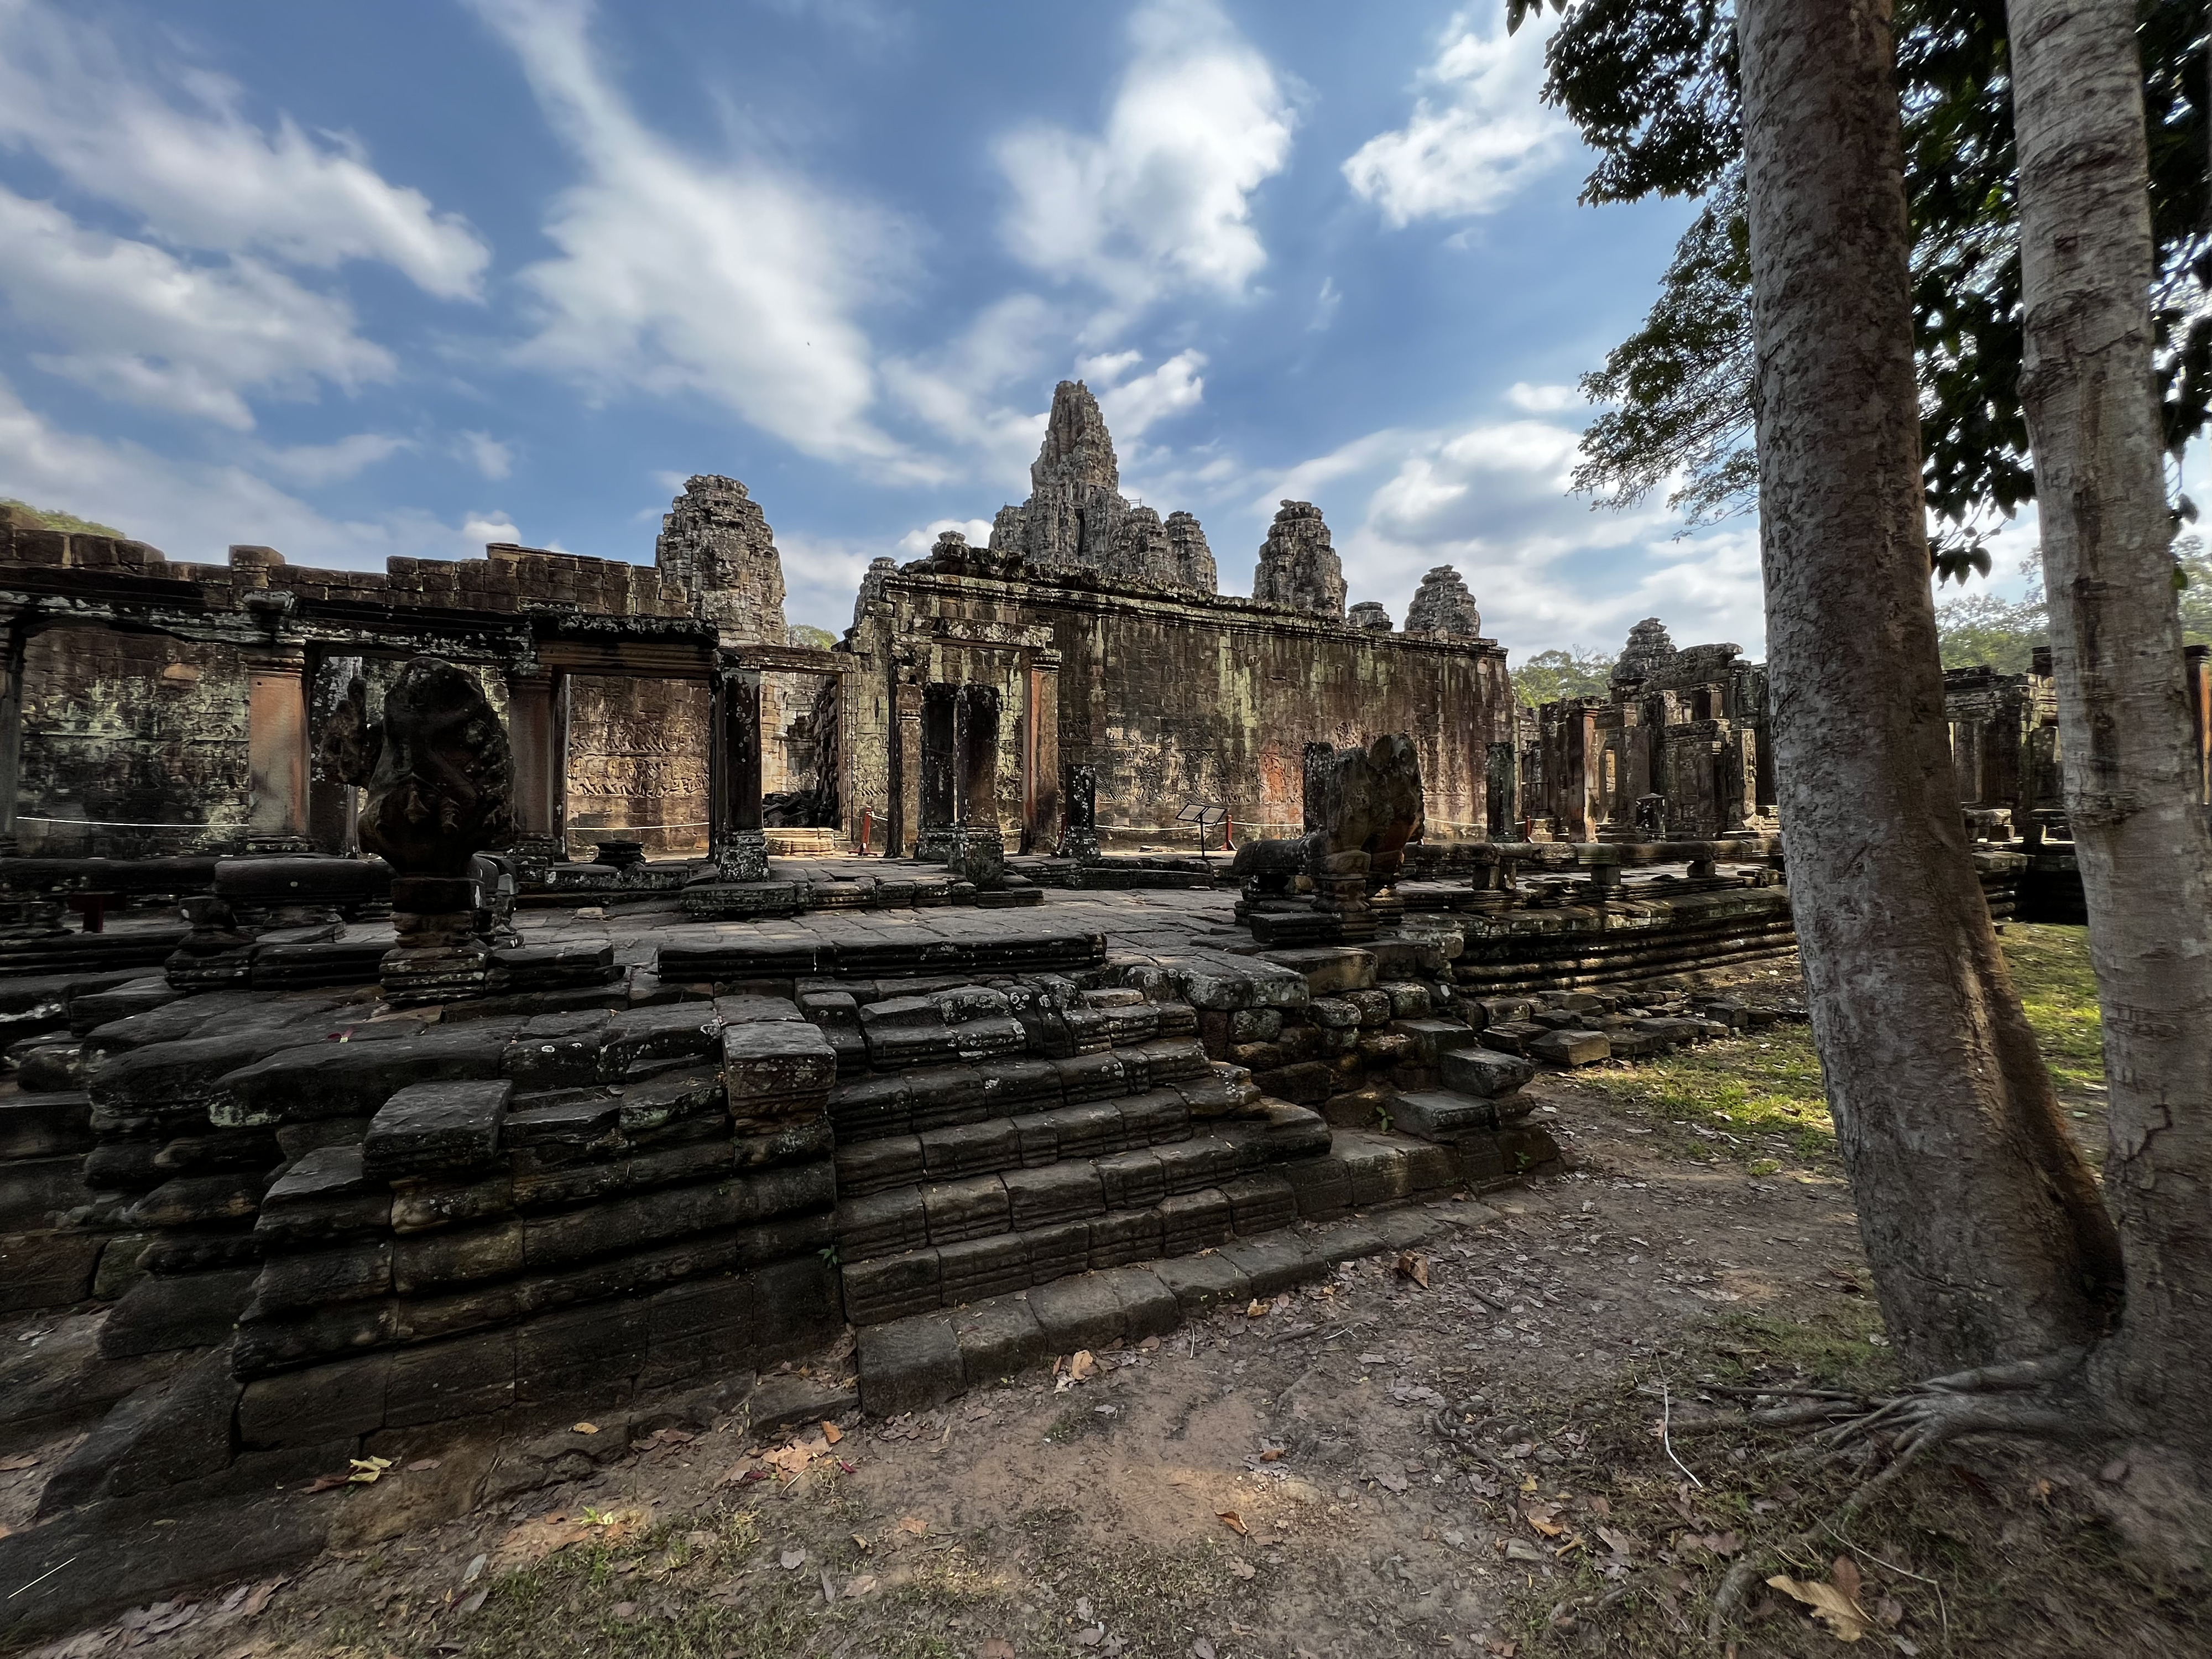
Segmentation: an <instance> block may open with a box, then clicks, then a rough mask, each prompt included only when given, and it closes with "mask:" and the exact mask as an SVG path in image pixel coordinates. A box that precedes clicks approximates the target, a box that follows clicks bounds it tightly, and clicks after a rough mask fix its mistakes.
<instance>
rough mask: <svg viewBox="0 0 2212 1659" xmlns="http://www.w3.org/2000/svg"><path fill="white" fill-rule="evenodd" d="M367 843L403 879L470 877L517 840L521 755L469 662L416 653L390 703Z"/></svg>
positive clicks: (367, 817) (373, 779) (364, 823)
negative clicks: (483, 858) (493, 851)
mask: <svg viewBox="0 0 2212 1659" xmlns="http://www.w3.org/2000/svg"><path fill="white" fill-rule="evenodd" d="M514 833H515V821H514V757H513V752H512V751H511V750H509V749H508V747H507V731H506V728H505V727H503V726H501V724H500V722H499V716H498V715H497V714H495V713H494V712H493V711H492V706H491V704H490V703H489V702H487V701H486V700H485V697H484V694H483V686H482V685H480V684H477V678H476V676H475V675H473V674H471V673H470V672H469V671H468V670H466V669H465V668H459V667H456V666H455V665H453V664H452V663H449V662H441V661H439V660H437V659H435V658H430V657H417V658H416V659H415V660H414V661H412V662H410V663H409V664H408V665H407V666H406V667H405V668H404V669H403V670H402V671H400V675H399V678H398V680H397V681H395V682H394V683H393V684H392V690H391V691H390V692H389V693H388V694H386V697H385V699H384V723H383V731H382V734H381V741H380V744H378V745H377V750H376V760H375V765H374V769H373V770H372V771H371V772H370V774H369V776H368V803H367V805H366V806H365V807H364V808H363V810H362V815H361V844H362V847H363V848H366V849H367V850H368V851H369V852H372V853H376V854H381V855H382V856H383V858H384V860H385V861H386V863H388V864H389V865H391V866H392V870H393V871H394V872H396V873H398V874H399V875H401V876H449V877H459V876H466V875H467V874H469V872H470V860H471V859H473V858H474V857H475V856H476V854H478V853H480V852H483V851H485V850H486V849H488V848H495V847H503V846H505V845H506V844H507V842H510V841H512V840H513V838H514Z"/></svg>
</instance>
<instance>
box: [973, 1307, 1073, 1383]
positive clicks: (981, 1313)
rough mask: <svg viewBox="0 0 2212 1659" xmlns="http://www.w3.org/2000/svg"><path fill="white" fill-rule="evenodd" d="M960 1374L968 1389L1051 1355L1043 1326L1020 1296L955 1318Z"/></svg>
mask: <svg viewBox="0 0 2212 1659" xmlns="http://www.w3.org/2000/svg"><path fill="white" fill-rule="evenodd" d="M952 1328H953V1334H954V1335H955V1336H956V1337H957V1339H958V1340H959V1344H960V1371H961V1375H962V1376H963V1378H965V1379H966V1381H967V1383H968V1385H969V1387H970V1388H973V1387H975V1386H977V1385H978V1384H981V1383H988V1382H991V1381H993V1380H994V1378H998V1377H1002V1376H1012V1375H1013V1374H1014V1373H1015V1372H1016V1371H1018V1370H1023V1369H1024V1367H1027V1366H1030V1365H1033V1364H1036V1362H1037V1361H1038V1360H1040V1359H1042V1358H1045V1357H1046V1355H1048V1353H1049V1352H1051V1342H1050V1339H1049V1338H1048V1336H1047V1335H1046V1334H1045V1329H1044V1326H1043V1324H1042V1322H1040V1321H1039V1320H1038V1318H1037V1316H1036V1313H1035V1312H1034V1311H1033V1310H1031V1308H1030V1304H1029V1299H1028V1298H1027V1297H1023V1296H1002V1297H994V1298H993V1299H992V1300H990V1301H988V1302H982V1303H978V1304H976V1305H975V1306H974V1307H972V1308H967V1309H963V1310H961V1312H960V1313H958V1314H957V1315H956V1316H954V1318H953V1322H952Z"/></svg>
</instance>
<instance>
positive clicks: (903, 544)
mask: <svg viewBox="0 0 2212 1659" xmlns="http://www.w3.org/2000/svg"><path fill="white" fill-rule="evenodd" d="M948 530H957V531H958V532H960V533H961V534H962V535H963V536H965V537H966V538H968V544H969V546H970V547H981V546H984V545H985V544H987V543H988V542H989V541H990V539H991V521H990V520H988V519H932V520H930V521H929V522H928V523H927V524H926V525H924V526H921V529H919V530H909V531H908V532H906V534H905V535H903V536H902V537H900V538H898V550H899V551H900V552H902V553H903V554H905V555H906V556H907V557H908V558H910V559H920V558H925V557H927V556H928V553H929V550H930V549H931V548H933V547H934V546H936V545H937V538H939V536H941V535H943V534H944V533H945V532H946V531H948Z"/></svg>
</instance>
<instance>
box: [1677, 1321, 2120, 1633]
mask: <svg viewBox="0 0 2212 1659" xmlns="http://www.w3.org/2000/svg"><path fill="white" fill-rule="evenodd" d="M2082 1358H2083V1355H2082V1352H2081V1351H2080V1350H2069V1351H2068V1352H2063V1353H2056V1354H2048V1355H2045V1356H2042V1357H2040V1358H2035V1359H2029V1360H2021V1361H2019V1362H2016V1363H2015V1364H2004V1365H1988V1366H1984V1367H1982V1368H1981V1369H1980V1370H1972V1371H1960V1372H1957V1373H1955V1374H1954V1375H1952V1376H1937V1377H1931V1378H1929V1380H1928V1381H1927V1382H1925V1383H1919V1384H1917V1385H1916V1386H1915V1387H1913V1388H1911V1389H1907V1390H1905V1392H1904V1393H1902V1394H1898V1395H1890V1396H1888V1397H1887V1398H1884V1399H1881V1400H1875V1401H1866V1402H1863V1405H1864V1407H1865V1408H1864V1409H1857V1410H1850V1411H1849V1412H1848V1414H1844V1415H1842V1416H1841V1418H1840V1420H1836V1421H1832V1422H1831V1423H1830V1425H1829V1426H1828V1427H1826V1428H1824V1429H1821V1430H1820V1431H1817V1432H1815V1433H1814V1435H1813V1436H1812V1437H1811V1441H1812V1443H1813V1445H1814V1447H1816V1448H1819V1449H1821V1450H1822V1451H1823V1452H1824V1453H1825V1455H1823V1456H1822V1457H1821V1459H1820V1461H1821V1462H1824V1463H1828V1464H1832V1463H1834V1462H1838V1461H1841V1460H1844V1459H1847V1458H1855V1459H1857V1460H1858V1461H1859V1462H1861V1463H1862V1464H1863V1466H1866V1467H1869V1468H1871V1467H1873V1466H1874V1465H1876V1464H1880V1465H1881V1467H1880V1468H1875V1472H1874V1473H1873V1474H1870V1475H1869V1476H1868V1477H1867V1479H1865V1480H1863V1481H1861V1482H1860V1483H1859V1485H1858V1486H1857V1488H1856V1489H1855V1490H1854V1491H1853V1492H1851V1494H1850V1497H1848V1498H1845V1499H1844V1502H1843V1504H1841V1505H1840V1506H1839V1507H1838V1509H1837V1510H1835V1511H1834V1512H1833V1513H1832V1514H1830V1515H1828V1516H1825V1517H1823V1518H1822V1519H1821V1520H1820V1521H1818V1522H1814V1525H1813V1527H1812V1528H1809V1529H1808V1530H1806V1531H1804V1532H1801V1533H1799V1534H1796V1536H1795V1537H1793V1538H1790V1539H1789V1540H1788V1541H1785V1542H1784V1543H1783V1544H1781V1545H1778V1546H1777V1547H1773V1548H1771V1549H1766V1550H1761V1551H1758V1552H1756V1553H1747V1554H1746V1555H1745V1556H1744V1557H1743V1558H1742V1559H1741V1560H1739V1561H1737V1563H1736V1564H1735V1565H1734V1566H1733V1567H1731V1568H1729V1573H1728V1577H1725V1578H1724V1579H1723V1580H1722V1581H1721V1587H1720V1589H1719V1591H1718V1592H1717V1594H1716V1595H1714V1597H1713V1604H1712V1607H1711V1613H1710V1614H1709V1616H1708V1617H1707V1619H1706V1621H1705V1639H1706V1640H1707V1641H1709V1642H1713V1643H1718V1642H1719V1641H1720V1640H1721V1633H1722V1632H1723V1630H1724V1629H1725V1628H1726V1627H1727V1625H1728V1621H1729V1619H1730V1618H1731V1617H1732V1616H1733V1615H1734V1614H1735V1611H1736V1609H1737V1608H1738V1607H1740V1606H1741V1604H1742V1601H1743V1598H1744V1596H1745V1595H1746V1594H1747V1593H1748V1591H1749V1590H1750V1589H1751V1586H1752V1584H1753V1583H1754V1582H1755V1581H1757V1580H1758V1579H1759V1578H1760V1577H1762V1576H1763V1573H1762V1569H1763V1568H1764V1567H1765V1565H1768V1564H1769V1563H1771V1561H1772V1560H1773V1559H1775V1558H1777V1557H1778V1556H1782V1555H1786V1554H1788V1553H1790V1552H1792V1551H1796V1550H1800V1549H1806V1548H1810V1547H1813V1546H1814V1544H1815V1543H1816V1542H1817V1537H1816V1534H1818V1533H1820V1532H1821V1531H1828V1532H1831V1533H1840V1532H1841V1531H1842V1530H1843V1528H1844V1527H1845V1526H1846V1525H1848V1524H1849V1523H1850V1521H1851V1520H1852V1519H1854V1518H1855V1517H1856V1516H1858V1515H1859V1514H1860V1513H1861V1512H1862V1511H1863V1510H1865V1509H1866V1508H1867V1506H1868V1505H1869V1504H1872V1503H1873V1502H1874V1501H1875V1499H1876V1498H1880V1497H1881V1495H1882V1494H1883V1493H1885V1492H1887V1491H1888V1490H1889V1489H1890V1488H1891V1487H1892V1486H1894V1485H1895V1484H1896V1483H1897V1481H1898V1480H1899V1478H1900V1477H1901V1476H1903V1475H1904V1474H1905V1473H1906V1472H1907V1471H1908V1470H1910V1469H1911V1468H1912V1467H1913V1466H1914V1465H1915V1464H1917V1463H1918V1462H1920V1461H1921V1460H1922V1459H1923V1458H1924V1457H1926V1456H1927V1455H1928V1454H1929V1453H1930V1452H1932V1451H1934V1450H1935V1449H1936V1448H1937V1447H1939V1446H1942V1445H1944V1444H1946V1443H1948V1442H1951V1441H1954V1440H1962V1439H1966V1438H1968V1437H1972V1436H1977V1435H2009V1436H2014V1437H2019V1438H2021V1439H2032V1440H2093V1439H2098V1438H2101V1437H2105V1436H2107V1435H2111V1434H2113V1433H2117V1432H2118V1430H2117V1429H2116V1427H2115V1426H2114V1425H2112V1424H2111V1423H2110V1422H2109V1421H2108V1420H2107V1419H2106V1418H2105V1417H2104V1416H2103V1414H2102V1413H2100V1411H2099V1410H2098V1409H2097V1407H2096V1406H2095V1405H2094V1403H2093V1401H2090V1400H2089V1399H2087V1398H2086V1397H2084V1396H2082V1395H2078V1394H2076V1393H2075V1391H2074V1390H2073V1389H2071V1388H2070V1387H2069V1384H2070V1383H2072V1382H2073V1380H2074V1378H2075V1374H2076V1373H2077V1372H2078V1371H2079V1370H2080V1369H2081V1360H2082ZM1775 1392H1777V1393H1790V1392H1794V1390H1787V1389H1778V1390H1775ZM1819 1403H1820V1405H1821V1406H1822V1407H1824V1408H1826V1409H1825V1412H1824V1413H1822V1414H1825V1415H1826V1416H1829V1417H1831V1418H1834V1417H1836V1416H1837V1415H1838V1412H1839V1411H1841V1410H1843V1409H1844V1402H1843V1401H1838V1400H1824V1401H1820V1402H1819ZM1804 1410H1805V1408H1803V1407H1781V1408H1778V1411H1776V1412H1771V1413H1765V1416H1766V1417H1767V1418H1768V1419H1769V1422H1770V1423H1771V1424H1772V1425H1780V1423H1781V1420H1782V1416H1783V1414H1784V1413H1792V1412H1803V1411H1804ZM1760 1415H1762V1414H1761V1413H1749V1412H1747V1413H1740V1414H1738V1415H1736V1416H1735V1417H1733V1418H1727V1417H1720V1418H1714V1419H1710V1420H1711V1422H1712V1423H1713V1424H1715V1425H1718V1424H1721V1423H1732V1424H1736V1425H1744V1424H1748V1423H1751V1422H1752V1421H1753V1420H1754V1419H1757V1418H1758V1417H1759V1416H1760ZM1797 1420H1799V1421H1814V1420H1818V1419H1817V1417H1816V1416H1814V1415H1812V1414H1808V1415H1804V1416H1802V1417H1800V1418H1799V1419H1797ZM1684 1426H1689V1425H1684ZM1885 1459H1886V1460H1887V1461H1886V1462H1885V1461H1884V1460H1885Z"/></svg>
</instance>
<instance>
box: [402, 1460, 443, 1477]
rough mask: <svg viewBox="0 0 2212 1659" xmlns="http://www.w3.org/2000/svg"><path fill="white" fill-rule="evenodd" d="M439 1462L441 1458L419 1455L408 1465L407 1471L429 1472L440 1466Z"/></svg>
mask: <svg viewBox="0 0 2212 1659" xmlns="http://www.w3.org/2000/svg"><path fill="white" fill-rule="evenodd" d="M438 1462H439V1460H438V1459H437V1458H435V1457H418V1458H416V1460H415V1461H414V1462H412V1463H410V1464H409V1465H407V1473H408V1474H428V1473H429V1471H431V1470H432V1469H435V1468H437V1467H438Z"/></svg>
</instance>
